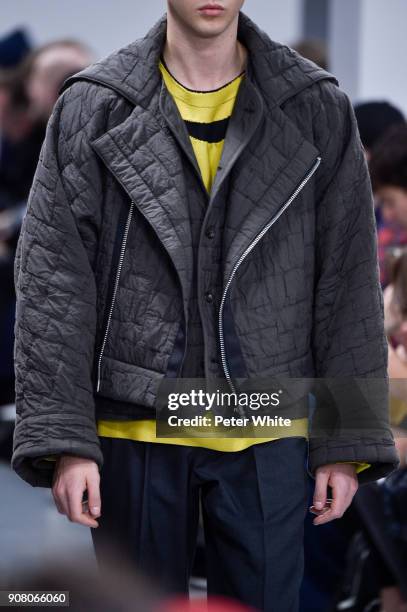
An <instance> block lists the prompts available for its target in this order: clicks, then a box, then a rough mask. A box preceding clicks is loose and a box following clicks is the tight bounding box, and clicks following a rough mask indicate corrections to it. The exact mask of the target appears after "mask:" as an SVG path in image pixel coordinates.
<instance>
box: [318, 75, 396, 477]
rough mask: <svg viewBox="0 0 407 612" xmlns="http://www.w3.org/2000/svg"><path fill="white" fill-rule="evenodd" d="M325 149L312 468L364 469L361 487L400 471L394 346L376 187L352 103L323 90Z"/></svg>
mask: <svg viewBox="0 0 407 612" xmlns="http://www.w3.org/2000/svg"><path fill="white" fill-rule="evenodd" d="M319 87H320V104H321V109H320V112H319V113H318V118H317V120H316V128H315V133H316V139H317V141H318V147H319V150H320V152H321V159H322V161H321V170H322V172H321V173H320V176H319V177H318V180H317V182H316V223H315V227H316V242H315V245H316V246H315V249H316V250H315V256H316V278H315V294H314V295H315V301H314V319H313V320H314V323H313V333H312V347H313V355H314V362H315V368H316V377H317V382H316V392H315V397H316V408H315V412H314V417H313V419H312V426H311V428H310V446H309V463H308V468H309V471H310V473H311V474H312V475H314V474H315V470H316V469H317V468H318V467H319V466H322V465H324V464H327V463H336V462H344V461H346V462H348V461H356V462H363V463H364V462H365V463H369V464H370V467H369V469H366V470H363V471H361V472H359V474H358V478H359V481H360V483H364V482H368V481H371V480H376V479H377V478H380V477H382V476H385V475H387V474H388V473H390V472H391V471H392V470H393V469H395V468H396V467H397V465H398V456H397V452H396V449H395V445H394V439H393V434H392V431H391V429H390V425H389V405H388V403H389V395H388V377H387V341H386V337H385V333H384V321H383V296H382V290H381V286H380V282H379V271H378V261H377V235H376V224H375V217H374V205H373V197H372V190H371V183H370V177H369V174H368V169H367V163H366V161H365V156H364V152H363V147H362V144H361V141H360V137H359V132H358V128H357V123H356V118H355V114H354V111H353V108H352V106H351V103H350V101H349V99H348V97H347V96H346V94H344V93H343V92H342V91H341V90H340V89H339V88H337V87H336V86H335V85H333V84H331V83H329V84H328V85H327V86H324V85H322V84H321V85H320V86H319Z"/></svg>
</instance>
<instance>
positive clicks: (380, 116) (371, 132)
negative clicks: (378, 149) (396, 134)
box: [355, 100, 404, 149]
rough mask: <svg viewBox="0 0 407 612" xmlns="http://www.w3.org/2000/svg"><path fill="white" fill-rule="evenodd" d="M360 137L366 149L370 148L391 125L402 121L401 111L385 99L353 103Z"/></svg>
mask: <svg viewBox="0 0 407 612" xmlns="http://www.w3.org/2000/svg"><path fill="white" fill-rule="evenodd" d="M355 115H356V119H357V122H358V128H359V133H360V138H361V141H362V143H363V146H364V147H365V148H366V149H371V148H372V147H374V146H375V144H376V143H377V142H378V141H379V140H380V138H381V137H382V136H383V135H384V134H385V133H386V132H387V130H388V129H389V128H391V127H392V126H393V125H396V124H399V123H403V122H404V117H403V113H402V112H401V111H400V110H399V109H398V108H396V107H395V106H393V105H392V104H390V103H389V102H386V101H385V100H377V101H375V102H362V103H360V104H356V105H355Z"/></svg>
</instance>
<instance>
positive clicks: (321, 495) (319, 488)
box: [312, 470, 329, 510]
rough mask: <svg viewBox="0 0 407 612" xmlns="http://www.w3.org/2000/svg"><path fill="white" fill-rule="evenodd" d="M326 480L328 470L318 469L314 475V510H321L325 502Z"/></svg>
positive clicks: (327, 478)
mask: <svg viewBox="0 0 407 612" xmlns="http://www.w3.org/2000/svg"><path fill="white" fill-rule="evenodd" d="M328 480H329V472H328V471H325V470H319V471H318V472H317V474H316V477H315V490H314V497H313V502H312V503H313V504H314V506H315V509H316V510H322V508H323V507H324V506H325V504H326V498H327V493H328Z"/></svg>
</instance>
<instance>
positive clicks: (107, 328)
mask: <svg viewBox="0 0 407 612" xmlns="http://www.w3.org/2000/svg"><path fill="white" fill-rule="evenodd" d="M133 208H134V202H132V203H131V206H130V210H129V214H128V216H127V221H126V227H125V230H124V234H123V240H122V246H121V249H120V257H119V264H118V266H117V272H116V279H115V283H114V290H113V297H112V302H111V304H110V310H109V316H108V319H107V324H106V330H105V335H104V338H103V343H102V348H101V349H100V354H99V360H98V380H97V387H96V392H98V391H99V389H100V368H101V363H102V357H103V353H104V350H105V346H106V342H107V337H108V334H109V328H110V322H111V320H112V315H113V308H114V304H115V301H116V294H117V289H118V287H119V280H120V274H121V271H122V267H123V260H124V253H125V251H126V243H127V236H128V233H129V229H130V222H131V218H132V215H133Z"/></svg>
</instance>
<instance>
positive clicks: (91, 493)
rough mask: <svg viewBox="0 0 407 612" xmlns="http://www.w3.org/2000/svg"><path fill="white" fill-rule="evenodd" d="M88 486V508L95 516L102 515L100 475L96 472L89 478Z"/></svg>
mask: <svg viewBox="0 0 407 612" xmlns="http://www.w3.org/2000/svg"><path fill="white" fill-rule="evenodd" d="M87 488H88V508H89V512H90V515H91V516H93V517H95V518H96V517H98V516H100V513H101V506H102V502H101V499H100V486H99V476H98V475H97V474H95V475H94V476H90V477H88V479H87Z"/></svg>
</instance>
